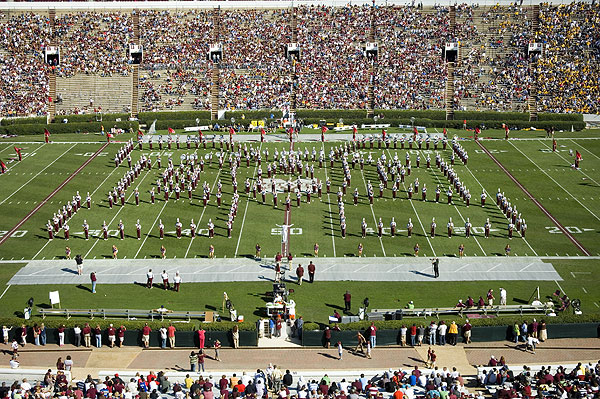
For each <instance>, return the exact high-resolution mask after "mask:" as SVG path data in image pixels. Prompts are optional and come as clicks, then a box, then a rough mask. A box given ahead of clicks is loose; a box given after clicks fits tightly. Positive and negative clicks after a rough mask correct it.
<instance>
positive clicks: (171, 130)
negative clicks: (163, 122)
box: [167, 128, 175, 134]
mask: <svg viewBox="0 0 600 399" xmlns="http://www.w3.org/2000/svg"><path fill="white" fill-rule="evenodd" d="M167 130H169V134H173V133H175V130H173V129H172V128H169V129H167Z"/></svg>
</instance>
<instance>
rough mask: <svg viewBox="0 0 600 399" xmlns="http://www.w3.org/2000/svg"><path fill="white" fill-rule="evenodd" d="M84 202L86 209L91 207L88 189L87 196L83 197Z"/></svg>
mask: <svg viewBox="0 0 600 399" xmlns="http://www.w3.org/2000/svg"><path fill="white" fill-rule="evenodd" d="M85 202H86V203H87V209H90V208H91V207H92V197H91V196H90V192H89V191H88V193H87V196H86V197H85Z"/></svg>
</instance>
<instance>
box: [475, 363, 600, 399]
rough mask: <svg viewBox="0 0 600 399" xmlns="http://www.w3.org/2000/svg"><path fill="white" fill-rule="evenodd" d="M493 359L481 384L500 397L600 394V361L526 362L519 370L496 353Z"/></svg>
mask: <svg viewBox="0 0 600 399" xmlns="http://www.w3.org/2000/svg"><path fill="white" fill-rule="evenodd" d="M503 359H504V357H502V358H501V360H503ZM492 360H494V363H496V364H495V365H494V366H493V368H491V369H489V370H483V371H482V372H481V374H479V375H478V383H479V385H480V386H485V387H488V389H490V390H492V391H494V395H495V396H496V397H497V398H499V399H509V398H519V397H523V398H533V397H536V398H564V399H567V398H569V399H570V398H597V397H598V395H599V394H600V362H597V363H596V364H592V363H587V364H584V363H581V362H580V363H577V365H575V367H573V366H571V367H565V366H542V367H530V366H527V365H525V366H522V367H520V369H521V370H520V372H517V371H516V370H515V369H513V368H511V367H510V366H509V365H507V364H506V362H503V361H498V362H496V361H495V358H494V357H493V356H492ZM534 369H535V370H534Z"/></svg>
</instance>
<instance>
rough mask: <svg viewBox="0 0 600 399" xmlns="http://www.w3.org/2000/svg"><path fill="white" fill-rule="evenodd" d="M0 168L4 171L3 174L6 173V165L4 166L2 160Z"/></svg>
mask: <svg viewBox="0 0 600 399" xmlns="http://www.w3.org/2000/svg"><path fill="white" fill-rule="evenodd" d="M0 168H1V169H2V173H4V172H5V171H6V165H5V164H4V162H2V160H1V159H0Z"/></svg>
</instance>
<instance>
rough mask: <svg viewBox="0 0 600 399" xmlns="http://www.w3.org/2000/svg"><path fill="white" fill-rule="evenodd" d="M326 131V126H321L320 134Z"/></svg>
mask: <svg viewBox="0 0 600 399" xmlns="http://www.w3.org/2000/svg"><path fill="white" fill-rule="evenodd" d="M328 130H329V129H327V126H325V125H323V127H322V128H321V133H325V132H326V131H328Z"/></svg>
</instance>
